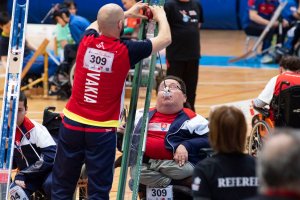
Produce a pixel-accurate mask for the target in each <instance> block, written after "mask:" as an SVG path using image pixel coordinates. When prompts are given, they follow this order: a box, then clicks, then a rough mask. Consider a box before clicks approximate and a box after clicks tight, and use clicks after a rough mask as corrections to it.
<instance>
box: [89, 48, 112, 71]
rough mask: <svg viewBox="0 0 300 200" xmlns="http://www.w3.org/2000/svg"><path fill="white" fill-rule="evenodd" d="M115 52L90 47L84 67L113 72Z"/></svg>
mask: <svg viewBox="0 0 300 200" xmlns="http://www.w3.org/2000/svg"><path fill="white" fill-rule="evenodd" d="M114 56H115V55H114V54H113V53H110V52H106V51H102V50H99V49H94V48H88V49H87V50H86V52H85V55H84V65H83V66H84V67H85V68H87V69H89V70H96V71H101V72H104V73H111V72H112V63H113V60H114Z"/></svg>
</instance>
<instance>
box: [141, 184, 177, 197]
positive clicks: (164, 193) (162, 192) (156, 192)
mask: <svg viewBox="0 0 300 200" xmlns="http://www.w3.org/2000/svg"><path fill="white" fill-rule="evenodd" d="M147 200H173V186H172V185H169V186H168V187H165V188H152V187H148V186H147Z"/></svg>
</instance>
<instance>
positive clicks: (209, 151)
mask: <svg viewBox="0 0 300 200" xmlns="http://www.w3.org/2000/svg"><path fill="white" fill-rule="evenodd" d="M213 154H214V150H213V149H212V148H201V149H200V150H199V155H201V156H202V155H203V156H205V157H211V156H212V155H213Z"/></svg>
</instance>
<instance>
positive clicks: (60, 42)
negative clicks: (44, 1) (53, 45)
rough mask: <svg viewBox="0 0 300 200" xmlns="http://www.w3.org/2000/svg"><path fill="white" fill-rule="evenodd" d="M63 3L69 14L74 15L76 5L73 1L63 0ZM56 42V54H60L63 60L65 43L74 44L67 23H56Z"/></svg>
mask: <svg viewBox="0 0 300 200" xmlns="http://www.w3.org/2000/svg"><path fill="white" fill-rule="evenodd" d="M63 5H64V6H65V7H66V8H67V9H68V10H69V12H70V14H72V15H76V12H77V7H76V3H75V2H73V1H68V0H65V1H64V3H63ZM56 42H57V47H58V55H60V57H61V60H62V61H63V53H64V48H65V46H66V45H67V44H74V40H73V38H72V36H71V32H70V28H69V24H66V25H65V26H62V25H61V24H60V23H57V24H56Z"/></svg>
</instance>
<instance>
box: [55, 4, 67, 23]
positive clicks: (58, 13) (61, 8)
mask: <svg viewBox="0 0 300 200" xmlns="http://www.w3.org/2000/svg"><path fill="white" fill-rule="evenodd" d="M63 14H65V15H66V16H67V17H69V16H70V12H69V9H68V7H67V6H66V5H65V4H64V3H62V4H59V5H58V6H56V7H55V8H54V11H53V13H52V16H51V17H52V19H54V20H55V18H56V17H62V15H63Z"/></svg>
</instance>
